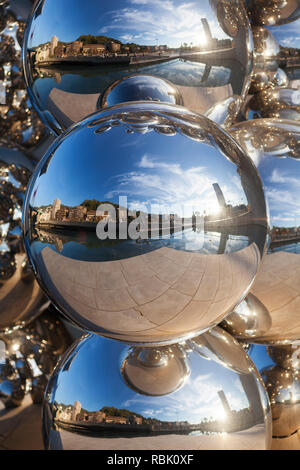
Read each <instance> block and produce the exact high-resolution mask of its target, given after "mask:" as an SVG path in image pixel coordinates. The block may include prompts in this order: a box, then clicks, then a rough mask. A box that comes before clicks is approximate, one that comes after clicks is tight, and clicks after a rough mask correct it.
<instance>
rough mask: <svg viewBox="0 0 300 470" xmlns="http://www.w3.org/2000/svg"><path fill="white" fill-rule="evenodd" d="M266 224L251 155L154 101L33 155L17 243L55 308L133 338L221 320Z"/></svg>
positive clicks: (153, 337)
mask: <svg viewBox="0 0 300 470" xmlns="http://www.w3.org/2000/svg"><path fill="white" fill-rule="evenodd" d="M87 148H88V149H89V152H88V153H86V149H87ZM267 230H268V224H267V214H266V205H265V199H264V194H263V190H262V186H261V180H260V178H259V176H258V173H257V171H256V169H255V166H254V165H253V163H252V161H251V159H249V158H248V157H247V156H246V155H245V154H244V153H243V152H242V151H241V150H240V147H238V146H237V145H236V144H235V142H234V141H233V140H232V139H231V138H230V137H229V136H228V135H227V134H226V133H225V132H224V131H222V130H221V129H220V128H219V127H217V126H216V125H215V124H214V123H213V122H211V121H210V120H208V119H207V118H205V117H200V116H197V115H194V114H193V113H191V112H189V111H187V110H186V109H185V108H181V107H177V106H168V105H163V104H159V103H149V104H146V103H143V104H131V105H128V104H127V105H122V106H119V107H115V108H109V109H108V110H105V111H102V112H100V113H97V114H95V115H93V116H91V117H89V118H88V119H86V120H85V121H82V123H78V124H77V125H75V126H74V127H73V128H72V129H71V130H70V131H69V132H68V133H67V134H66V135H65V136H63V137H62V138H60V139H58V141H57V142H56V144H55V145H54V146H53V147H52V148H51V149H50V150H49V152H48V153H47V154H46V155H45V157H44V158H43V159H42V161H41V162H40V164H39V166H38V168H37V169H36V171H35V174H34V177H33V179H32V182H31V186H30V188H29V190H28V193H27V198H26V206H25V209H24V235H25V245H26V250H27V253H28V256H29V259H30V261H31V263H32V265H33V267H34V270H35V273H36V276H37V279H38V281H39V282H40V284H41V286H42V287H43V288H44V289H45V291H46V292H47V294H48V295H49V297H50V298H51V300H52V301H53V302H54V303H55V305H56V306H57V307H58V308H59V309H60V310H61V311H62V312H63V313H64V314H65V315H67V316H68V317H69V318H71V319H72V320H74V321H75V322H77V323H78V324H79V325H80V326H82V327H83V328H85V329H87V330H89V331H93V332H96V333H99V334H103V335H105V336H110V337H113V338H117V339H120V340H123V341H133V342H139V343H143V342H149V343H160V342H170V343H171V342H175V341H176V340H177V339H178V338H183V337H184V338H186V337H189V336H195V335H196V334H197V333H200V332H203V331H205V330H207V329H209V328H211V327H212V326H214V325H216V324H217V323H219V322H220V321H221V320H222V319H223V318H224V317H225V315H226V314H227V313H228V312H229V311H230V310H231V309H232V308H233V307H234V306H236V305H237V304H238V303H239V302H240V300H241V299H243V298H244V296H245V295H246V293H247V292H248V290H249V288H250V286H251V284H252V282H253V280H254V278H255V276H256V274H257V271H258V269H259V267H260V262H261V258H262V256H263V254H264V250H265V245H266V237H267Z"/></svg>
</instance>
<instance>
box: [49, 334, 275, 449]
mask: <svg viewBox="0 0 300 470" xmlns="http://www.w3.org/2000/svg"><path fill="white" fill-rule="evenodd" d="M203 336H204V340H203V341H204V343H205V345H202V341H201V340H200V341H199V343H198V342H197V339H196V340H195V341H194V340H190V341H188V342H186V343H181V344H176V345H173V346H171V347H161V348H150V349H149V350H148V349H147V348H146V349H143V348H135V347H130V346H128V345H125V344H124V343H121V342H118V341H114V340H110V339H104V338H101V337H98V336H96V335H93V336H91V335H89V336H87V337H86V338H84V339H82V340H81V341H78V342H77V343H75V344H74V345H73V346H72V347H71V348H70V350H69V353H67V354H66V356H65V357H64V359H63V360H62V361H61V362H60V363H59V364H58V366H57V368H56V369H55V372H54V373H53V375H52V377H51V378H50V381H49V385H48V388H47V391H46V394H45V400H44V407H43V434H44V442H45V447H46V449H86V450H88V449H89V450H91V449H99V450H100V449H106V450H112V449H115V450H124V449H128V448H130V449H134V450H141V449H158V450H160V449H164V450H174V449H249V448H251V449H268V448H269V447H270V440H271V427H270V421H271V418H270V412H269V411H270V408H269V402H268V397H267V394H266V391H265V389H264V387H263V385H262V380H261V378H260V376H259V375H258V373H257V371H256V369H255V367H254V366H253V363H252V362H251V361H250V359H249V357H248V356H247V354H246V353H245V351H244V350H243V348H242V347H241V346H240V345H239V344H238V343H237V342H236V341H235V340H234V339H233V338H232V337H231V336H230V335H229V334H228V333H226V332H224V331H223V330H222V329H220V328H216V329H215V330H213V331H211V332H210V333H205V334H204V335H203ZM211 338H212V339H211ZM211 341H212V343H213V348H212V347H211V346H210V344H211ZM231 347H232V349H231ZM233 351H234V352H235V354H234V353H233ZM236 353H238V354H236ZM209 355H210V356H211V358H210V360H208V357H207V356H209ZM214 357H218V358H220V361H218V360H214ZM162 358H163V360H162ZM221 361H222V362H221ZM232 361H233V362H234V365H232ZM175 364H176V365H175ZM124 368H126V369H127V370H126V372H125V371H124ZM127 374H129V378H128V375H127ZM166 376H168V378H169V383H170V386H169V389H166V384H167V381H166ZM160 377H164V379H163V382H162V383H161V382H160V380H159V379H160ZM78 384H80V386H78ZM224 433H225V436H224Z"/></svg>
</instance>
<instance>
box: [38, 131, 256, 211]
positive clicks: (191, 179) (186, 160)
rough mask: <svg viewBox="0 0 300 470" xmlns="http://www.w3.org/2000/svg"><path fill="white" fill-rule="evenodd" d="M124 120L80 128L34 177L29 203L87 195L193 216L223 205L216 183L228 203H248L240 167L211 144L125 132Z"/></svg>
mask: <svg viewBox="0 0 300 470" xmlns="http://www.w3.org/2000/svg"><path fill="white" fill-rule="evenodd" d="M126 130H127V127H126V126H125V125H122V126H120V125H118V126H114V127H113V128H112V129H111V130H110V131H108V132H105V133H102V134H101V135H97V134H95V133H94V129H89V128H81V129H80V130H77V129H76V130H75V132H74V131H73V132H72V135H69V136H68V137H67V138H66V139H65V140H64V141H63V142H62V143H61V144H60V146H59V147H58V148H57V150H56V152H55V158H52V159H51V160H50V163H49V165H48V168H47V172H46V173H44V174H42V175H41V176H40V177H38V178H37V179H36V182H35V186H34V189H33V191H32V193H31V194H32V199H31V201H30V204H31V205H32V206H35V207H40V206H46V205H50V204H53V202H54V200H55V199H57V198H58V199H60V201H61V203H62V204H65V205H67V206H76V205H80V204H81V203H82V202H83V201H85V200H86V199H97V200H98V201H110V202H114V203H118V202H119V196H127V198H128V208H129V209H131V210H143V211H145V212H150V204H151V206H152V212H154V213H177V214H182V211H183V207H184V216H185V217H188V216H191V215H192V213H193V211H199V212H200V215H201V214H203V213H204V211H206V213H214V212H218V210H220V206H219V203H218V200H217V197H216V194H215V191H214V188H213V186H212V185H213V184H214V183H216V182H217V183H218V184H219V186H220V187H221V189H222V191H223V194H224V197H225V200H226V203H227V204H231V205H233V206H237V205H239V204H245V205H247V199H246V196H245V192H244V190H243V188H242V185H241V181H240V177H239V175H238V173H237V168H236V166H235V164H233V163H232V162H231V161H230V160H229V159H228V158H225V157H224V155H223V154H222V153H221V152H220V151H219V150H218V149H217V148H215V147H214V146H213V145H208V143H206V142H203V143H201V144H200V143H199V142H197V141H194V140H192V139H190V138H188V137H185V136H183V135H181V134H180V133H179V132H177V134H176V135H173V136H165V135H161V134H159V133H158V132H156V131H154V130H152V131H151V132H147V133H146V134H144V135H142V136H141V135H139V134H136V133H132V134H127V133H126Z"/></svg>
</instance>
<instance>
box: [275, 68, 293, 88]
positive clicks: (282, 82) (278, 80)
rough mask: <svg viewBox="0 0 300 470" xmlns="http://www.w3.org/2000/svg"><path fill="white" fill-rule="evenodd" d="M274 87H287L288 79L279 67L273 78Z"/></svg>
mask: <svg viewBox="0 0 300 470" xmlns="http://www.w3.org/2000/svg"><path fill="white" fill-rule="evenodd" d="M272 83H273V84H274V86H275V87H276V86H279V87H284V88H287V87H288V86H289V83H290V81H289V78H288V76H287V74H286V72H285V71H284V70H282V69H281V68H280V67H279V68H278V70H277V71H276V74H275V77H274V79H273V81H272Z"/></svg>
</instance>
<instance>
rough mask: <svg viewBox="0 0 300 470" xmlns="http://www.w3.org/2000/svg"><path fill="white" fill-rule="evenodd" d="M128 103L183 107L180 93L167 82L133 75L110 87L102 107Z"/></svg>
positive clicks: (146, 76)
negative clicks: (164, 104) (151, 102)
mask: <svg viewBox="0 0 300 470" xmlns="http://www.w3.org/2000/svg"><path fill="white" fill-rule="evenodd" d="M127 101H164V102H165V103H170V104H178V105H183V100H182V97H181V96H180V93H179V91H178V90H177V89H176V88H175V87H174V86H173V85H172V84H171V83H170V82H168V81H167V80H164V79H162V78H158V77H152V76H151V75H132V76H129V77H124V78H122V79H121V80H118V81H117V82H115V83H113V84H112V85H111V86H109V87H108V89H107V90H105V92H104V94H103V96H102V97H101V102H100V107H101V108H102V107H106V106H114V105H116V104H120V103H126V102H127Z"/></svg>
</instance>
